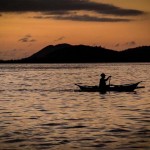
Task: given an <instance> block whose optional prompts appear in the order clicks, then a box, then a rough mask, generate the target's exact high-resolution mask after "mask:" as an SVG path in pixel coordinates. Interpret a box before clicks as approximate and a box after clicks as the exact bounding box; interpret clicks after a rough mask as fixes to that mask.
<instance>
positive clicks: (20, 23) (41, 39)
mask: <svg viewBox="0 0 150 150" xmlns="http://www.w3.org/2000/svg"><path fill="white" fill-rule="evenodd" d="M59 43H69V44H86V45H93V46H95V45H97V46H99V45H101V46H103V47H106V48H111V49H115V50H123V49H126V48H128V47H136V46H141V45H150V0H0V59H17V58H22V57H27V56H29V55H31V54H33V53H35V52H37V51H39V50H41V49H42V48H43V47H45V46H47V45H51V44H53V45H55V44H59Z"/></svg>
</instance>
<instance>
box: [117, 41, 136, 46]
mask: <svg viewBox="0 0 150 150" xmlns="http://www.w3.org/2000/svg"><path fill="white" fill-rule="evenodd" d="M135 45H136V42H135V41H130V42H126V43H122V44H121V43H117V44H116V45H115V47H121V46H128V47H132V46H135Z"/></svg>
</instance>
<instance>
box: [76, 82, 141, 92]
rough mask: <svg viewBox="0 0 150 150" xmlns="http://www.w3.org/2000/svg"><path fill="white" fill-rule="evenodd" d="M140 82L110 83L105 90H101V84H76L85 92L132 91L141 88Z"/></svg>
mask: <svg viewBox="0 0 150 150" xmlns="http://www.w3.org/2000/svg"><path fill="white" fill-rule="evenodd" d="M139 83H140V82H137V83H133V84H123V85H110V86H107V88H106V90H105V91H104V90H101V89H100V88H99V86H84V85H79V84H75V85H77V86H78V87H79V88H80V91H83V92H107V91H116V92H132V91H134V90H135V89H137V88H141V87H138V84H139Z"/></svg>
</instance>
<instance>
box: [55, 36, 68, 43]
mask: <svg viewBox="0 0 150 150" xmlns="http://www.w3.org/2000/svg"><path fill="white" fill-rule="evenodd" d="M63 39H65V36H61V37H59V38H57V39H56V40H54V42H58V41H62V40H63Z"/></svg>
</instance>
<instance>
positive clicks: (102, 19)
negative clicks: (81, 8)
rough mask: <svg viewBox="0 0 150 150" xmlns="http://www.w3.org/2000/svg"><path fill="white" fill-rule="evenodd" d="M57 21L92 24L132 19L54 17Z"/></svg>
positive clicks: (74, 16) (77, 16)
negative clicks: (87, 22)
mask: <svg viewBox="0 0 150 150" xmlns="http://www.w3.org/2000/svg"><path fill="white" fill-rule="evenodd" d="M53 19H57V20H72V21H92V22H128V21H131V20H130V19H123V18H100V17H95V16H89V15H70V16H54V17H53Z"/></svg>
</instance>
